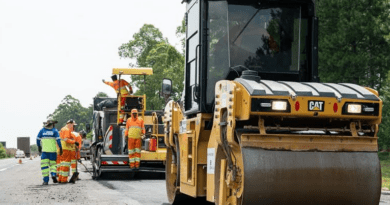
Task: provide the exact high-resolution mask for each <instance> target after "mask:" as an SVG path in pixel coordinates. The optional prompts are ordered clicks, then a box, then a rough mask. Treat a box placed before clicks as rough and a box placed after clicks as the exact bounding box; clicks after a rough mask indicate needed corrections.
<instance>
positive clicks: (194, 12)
mask: <svg viewBox="0 0 390 205" xmlns="http://www.w3.org/2000/svg"><path fill="white" fill-rule="evenodd" d="M183 2H185V3H186V4H187V12H186V60H185V89H184V91H183V97H182V99H181V100H180V102H175V101H169V102H168V103H167V105H166V107H165V109H164V127H165V138H164V140H165V141H164V142H165V144H166V145H167V158H166V187H167V194H168V199H169V201H170V202H171V203H178V204H182V203H184V202H183V200H185V199H186V198H188V197H190V198H191V197H192V198H197V197H205V199H206V200H207V201H210V202H214V203H215V204H220V205H221V204H223V205H225V204H231V205H235V204H242V205H249V204H272V205H274V204H313V205H319V204H361V205H366V204H372V205H374V204H375V205H376V204H378V203H379V198H380V189H381V170H380V164H379V159H378V156H377V151H378V144H377V140H378V138H377V132H378V126H379V124H380V122H381V113H382V110H381V109H382V101H381V100H380V99H379V97H378V93H377V92H376V91H375V90H373V89H371V88H366V87H362V86H359V85H356V84H352V83H321V82H320V79H319V77H318V39H317V38H318V19H317V17H316V16H315V5H314V3H313V1H311V0H272V1H271V0H269V1H267V0H263V1H250V0H240V1H238V0H227V1H226V0H225V1H211V0H209V1H207V0H184V1H183ZM171 87H172V84H171V82H170V81H169V80H164V82H163V86H162V93H163V94H164V93H166V94H169V93H170V88H171Z"/></svg>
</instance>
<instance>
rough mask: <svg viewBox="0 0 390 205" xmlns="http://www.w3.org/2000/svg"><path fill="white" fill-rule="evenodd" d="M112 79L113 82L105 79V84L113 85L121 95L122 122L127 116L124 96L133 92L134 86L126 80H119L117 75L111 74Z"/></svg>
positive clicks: (120, 120)
mask: <svg viewBox="0 0 390 205" xmlns="http://www.w3.org/2000/svg"><path fill="white" fill-rule="evenodd" d="M111 79H112V81H113V82H106V81H105V80H104V79H103V83H105V84H107V85H109V86H111V87H112V88H114V89H115V92H116V93H117V94H119V95H120V101H121V104H120V105H121V112H120V115H119V122H121V123H122V122H123V118H124V116H125V113H124V111H123V109H124V108H125V101H126V98H124V97H126V96H129V95H130V94H133V88H131V85H130V84H129V83H128V82H127V81H126V80H123V79H121V80H120V81H119V80H118V78H117V77H116V75H113V76H111ZM126 86H127V87H128V88H129V91H127V88H126ZM118 98H119V96H118Z"/></svg>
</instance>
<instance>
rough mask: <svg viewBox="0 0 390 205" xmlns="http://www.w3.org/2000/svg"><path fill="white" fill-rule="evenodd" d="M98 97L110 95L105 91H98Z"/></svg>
mask: <svg viewBox="0 0 390 205" xmlns="http://www.w3.org/2000/svg"><path fill="white" fill-rule="evenodd" d="M95 97H97V98H102V97H108V95H107V93H104V92H98V94H96V96H95Z"/></svg>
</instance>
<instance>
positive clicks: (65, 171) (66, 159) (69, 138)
mask: <svg viewBox="0 0 390 205" xmlns="http://www.w3.org/2000/svg"><path fill="white" fill-rule="evenodd" d="M74 125H77V124H76V122H75V121H74V120H72V119H70V120H68V122H66V125H65V126H64V127H63V128H62V129H61V131H60V138H61V146H62V149H63V153H62V155H61V159H60V172H59V177H58V181H59V183H67V182H68V176H69V167H70V162H71V159H72V150H74V146H75V145H76V146H78V145H79V144H78V142H76V141H75V139H74V135H73V134H72V131H73V126H74Z"/></svg>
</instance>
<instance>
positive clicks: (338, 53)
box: [317, 0, 390, 91]
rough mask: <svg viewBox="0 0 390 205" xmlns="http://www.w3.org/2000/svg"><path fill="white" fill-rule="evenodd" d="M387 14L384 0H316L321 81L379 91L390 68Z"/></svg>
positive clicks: (387, 7) (389, 26)
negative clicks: (348, 84)
mask: <svg viewBox="0 0 390 205" xmlns="http://www.w3.org/2000/svg"><path fill="white" fill-rule="evenodd" d="M389 14H390V4H389V2H388V1H383V0H356V1H347V0H321V1H317V16H318V17H319V74H320V78H321V81H323V82H336V83H341V82H344V83H347V82H351V83H356V84H360V85H365V86H368V87H371V88H375V89H377V90H379V91H381V90H382V89H381V87H382V86H383V83H384V79H386V76H387V74H388V72H389V69H390V67H389V66H387V63H389V60H390V55H389V54H390V46H389V42H388V41H386V39H385V36H386V35H389V33H390V21H389Z"/></svg>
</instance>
